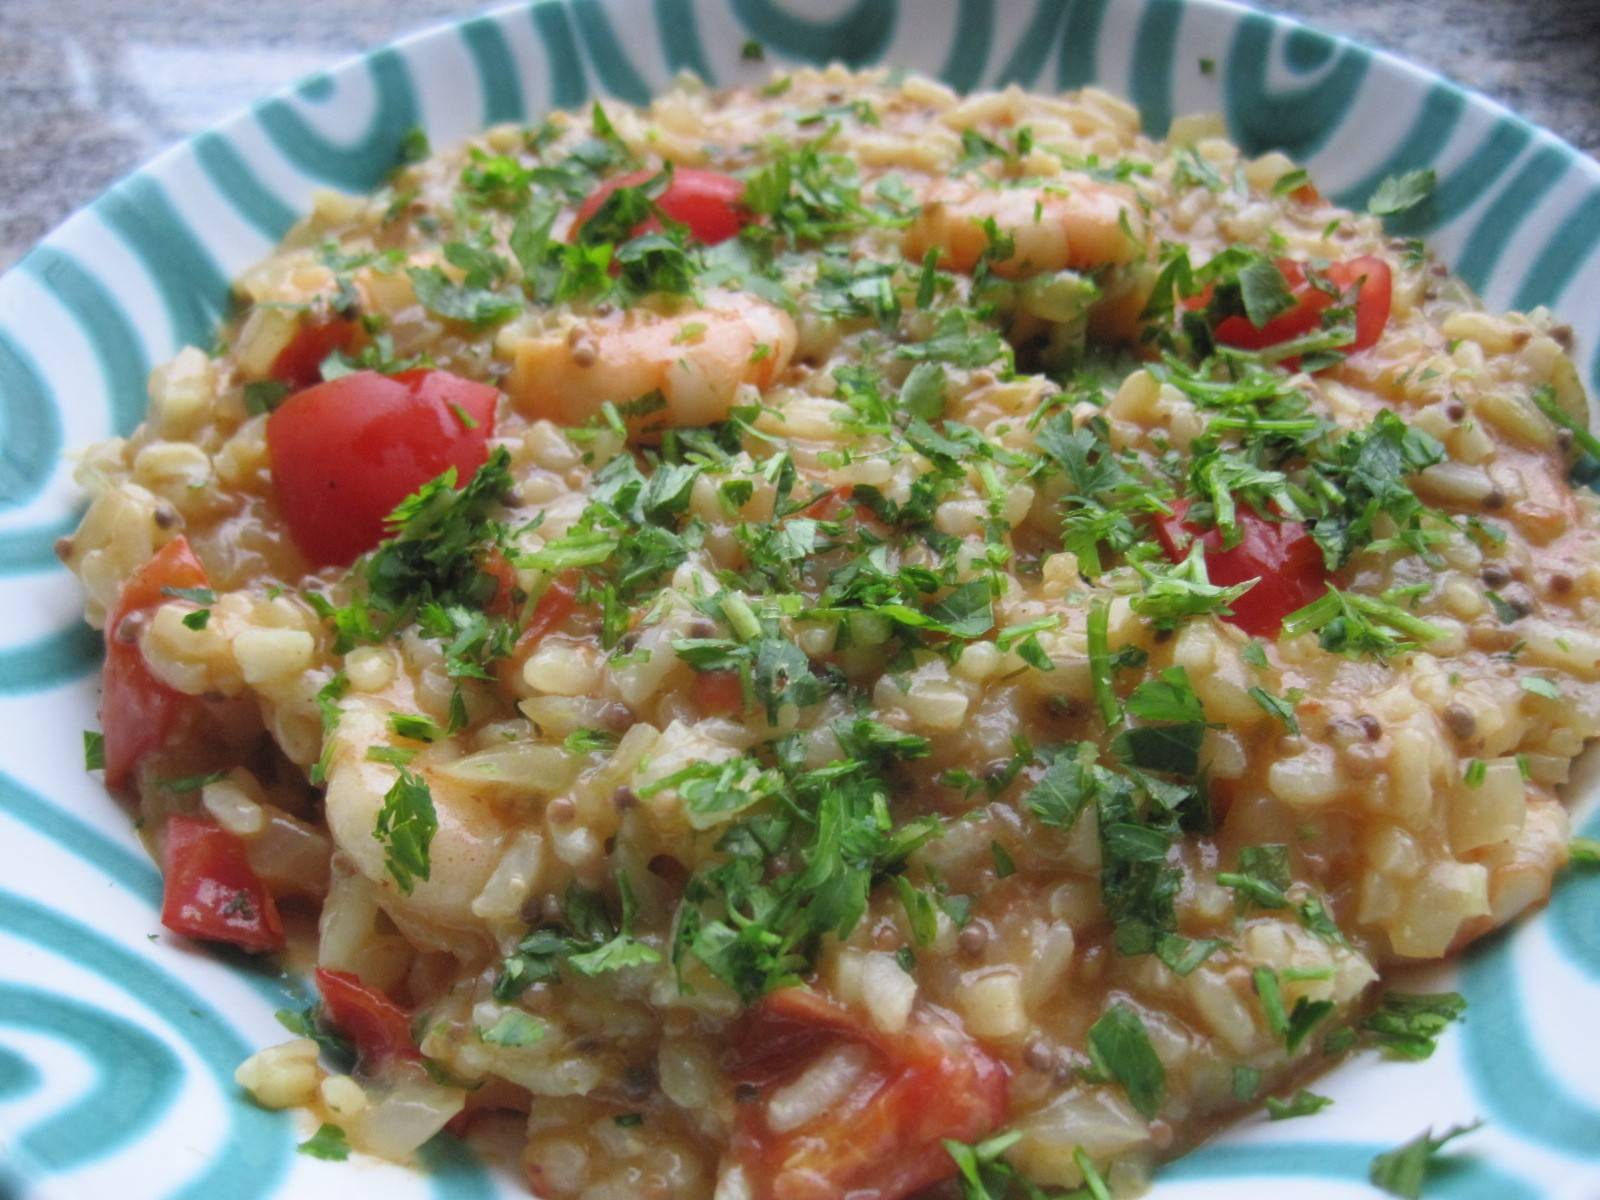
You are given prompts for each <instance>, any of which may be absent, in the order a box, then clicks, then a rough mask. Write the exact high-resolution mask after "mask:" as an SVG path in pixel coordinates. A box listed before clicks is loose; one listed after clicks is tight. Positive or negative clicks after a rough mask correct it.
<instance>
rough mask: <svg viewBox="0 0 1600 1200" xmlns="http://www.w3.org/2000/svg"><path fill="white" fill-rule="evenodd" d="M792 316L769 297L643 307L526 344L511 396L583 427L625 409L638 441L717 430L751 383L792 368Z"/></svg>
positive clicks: (541, 413) (526, 407) (534, 411)
mask: <svg viewBox="0 0 1600 1200" xmlns="http://www.w3.org/2000/svg"><path fill="white" fill-rule="evenodd" d="M796 338H797V335H796V332H795V325H794V321H793V320H792V319H791V318H790V317H789V314H788V313H786V312H784V311H783V310H782V309H779V308H776V307H774V306H773V305H771V304H768V303H766V302H765V301H762V300H757V299H755V298H754V297H751V296H748V295H740V294H737V293H732V292H720V291H718V292H710V293H708V294H707V296H706V299H705V305H704V307H702V308H687V309H681V310H678V311H676V312H672V313H663V312H661V311H659V310H655V309H651V308H648V307H644V306H640V307H635V308H630V309H626V310H622V311H617V312H609V313H606V314H604V315H601V316H592V317H589V318H587V319H584V320H580V321H579V322H578V323H577V324H575V325H573V326H572V327H571V330H570V331H569V332H568V333H567V334H566V335H565V336H557V335H548V336H542V337H530V338H526V339H524V340H523V341H521V342H520V343H518V345H517V348H516V359H515V363H514V365H513V367H512V371H511V378H510V382H509V391H510V394H511V399H512V402H513V403H514V404H515V405H516V406H517V407H518V408H519V409H520V410H521V411H522V412H524V413H526V414H527V415H529V416H533V417H545V418H548V419H549V420H552V421H555V422H556V423H557V424H561V425H578V424H582V423H583V422H585V421H588V420H590V419H592V418H594V417H596V416H598V415H599V414H600V412H601V409H602V408H603V407H604V405H605V404H606V402H607V401H610V402H611V403H612V404H614V405H616V407H617V410H618V411H619V412H620V413H621V414H622V417H623V419H624V420H626V421H627V423H628V428H629V431H630V433H631V435H632V436H633V437H635V438H648V437H650V436H651V435H653V434H655V433H658V432H659V431H660V430H662V429H664V428H666V427H668V426H693V425H709V424H712V423H714V422H717V421H721V420H723V419H724V418H726V417H727V415H728V410H729V409H730V408H732V407H733V405H734V401H735V396H736V395H737V393H738V390H739V388H740V386H741V385H743V384H750V385H753V386H754V387H756V388H765V387H766V386H767V385H768V384H770V383H771V382H772V381H773V380H774V379H775V378H777V377H778V375H779V374H780V373H781V372H782V371H783V370H784V368H786V367H787V366H788V365H789V359H790V358H791V357H792V356H793V354H794V349H795V342H796Z"/></svg>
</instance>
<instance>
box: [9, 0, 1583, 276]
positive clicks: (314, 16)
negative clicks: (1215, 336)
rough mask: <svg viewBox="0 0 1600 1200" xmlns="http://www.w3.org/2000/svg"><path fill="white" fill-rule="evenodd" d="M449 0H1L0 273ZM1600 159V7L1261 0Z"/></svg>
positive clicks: (1562, 1) (440, 13)
mask: <svg viewBox="0 0 1600 1200" xmlns="http://www.w3.org/2000/svg"><path fill="white" fill-rule="evenodd" d="M481 7H484V5H482V4H479V3H462V2H460V0H457V2H455V3H452V2H451V0H383V2H382V3H377V2H375V0H273V2H270V3H264V4H263V3H255V4H240V3H238V2H237V0H163V2H159V3H147V2H145V0H3V2H0V16H3V20H0V270H3V269H4V268H6V267H8V266H10V265H11V263H13V262H15V261H16V259H18V258H19V257H21V256H22V254H23V253H24V252H25V251H26V250H27V249H28V248H29V247H30V246H31V245H33V243H34V242H36V241H38V240H39V239H40V238H41V237H43V236H44V235H45V234H46V233H48V232H49V231H50V230H51V229H52V228H53V227H54V226H55V225H56V224H58V223H59V222H60V221H61V220H62V219H63V218H65V217H66V216H67V215H68V214H69V213H71V212H72V211H73V210H74V209H76V208H78V207H79V206H80V205H82V204H84V203H86V202H87V201H89V200H91V199H93V198H94V197H95V196H96V195H98V194H99V193H100V191H101V190H102V189H104V188H105V187H106V186H107V185H108V184H110V183H112V182H114V181H115V180H117V179H118V178H120V177H121V176H122V175H124V174H126V173H127V172H128V171H130V170H131V169H133V168H134V167H136V166H138V165H139V164H140V163H141V162H143V161H145V160H146V159H148V158H149V157H151V156H152V155H153V154H155V153H156V152H157V151H159V150H160V149H161V148H162V147H164V146H167V145H169V144H171V143H172V142H174V141H177V140H180V139H181V138H184V137H187V136H188V135H190V134H192V133H196V132H198V131H199V130H202V129H204V128H206V127H207V126H209V125H211V124H212V123H213V122H215V121H216V120H217V119H219V118H220V117H223V116H225V115H227V114H228V113H231V112H232V111H234V110H235V109H237V108H241V107H243V106H245V105H246V104H248V103H250V102H251V101H252V100H255V99H257V98H258V97H260V96H262V95H264V94H266V93H267V92H269V91H271V90H273V89H275V88H277V87H279V86H281V85H283V84H285V83H288V82H291V81H293V80H294V79H297V78H299V77H300V76H302V75H305V74H307V73H308V72H311V71H313V70H316V69H318V68H321V67H325V66H328V65H330V64H331V63H334V62H337V61H338V60H339V59H341V58H344V57H347V56H348V55H350V54H352V53H354V52H355V51H357V50H360V49H364V48H368V47H373V46H377V45H381V44H382V43H384V42H387V41H389V40H391V39H392V38H394V37H395V36H397V35H399V34H403V33H407V32H410V31H412V30H415V29H419V28H422V27H425V26H427V25H429V24H434V23H437V22H439V21H442V20H445V19H447V18H450V17H453V16H458V15H461V14H463V13H468V12H471V11H473V10H475V9H479V8H481ZM1262 7H1265V8H1270V9H1275V10H1277V11H1280V12H1287V13H1290V14H1292V15H1294V16H1297V17H1300V18H1302V19H1304V20H1307V21H1310V22H1312V23H1314V24H1316V25H1319V26H1321V27H1322V28H1325V29H1328V30H1331V31H1334V32H1337V33H1344V34H1349V35H1351V36H1353V37H1356V38H1359V39H1360V40H1362V41H1365V42H1367V43H1368V44H1370V45H1373V46H1378V47H1382V48H1384V49H1388V50H1393V51H1396V52H1398V53H1400V54H1402V55H1404V56H1405V57H1407V58H1410V59H1412V60H1413V61H1415V62H1417V63H1420V64H1422V65H1423V66H1426V67H1431V68H1433V69H1434V70H1437V71H1440V72H1442V73H1444V74H1445V75H1448V76H1450V77H1451V78H1453V79H1455V80H1457V81H1459V82H1461V83H1464V84H1466V85H1467V86H1469V87H1472V88H1476V89H1477V90H1479V91H1481V92H1484V93H1486V94H1488V95H1490V96H1493V97H1495V98H1496V99H1498V100H1501V101H1503V102H1505V103H1506V104H1508V105H1509V106H1510V107H1511V108H1513V109H1515V110H1516V111H1517V112H1519V113H1521V114H1522V115H1523V116H1525V117H1527V118H1528V119H1530V120H1532V121H1534V122H1536V123H1538V124H1541V125H1543V126H1545V127H1546V128H1548V129H1550V130H1552V131H1554V132H1555V133H1558V134H1560V135H1561V136H1563V137H1565V138H1567V139H1568V140H1569V141H1571V142H1572V143H1573V144H1574V145H1576V146H1578V147H1579V148H1580V149H1582V150H1585V151H1587V152H1588V153H1590V154H1600V0H1272V2H1271V3H1267V4H1263V5H1262Z"/></svg>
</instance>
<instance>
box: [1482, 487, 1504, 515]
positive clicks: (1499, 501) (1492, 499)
mask: <svg viewBox="0 0 1600 1200" xmlns="http://www.w3.org/2000/svg"><path fill="white" fill-rule="evenodd" d="M1483 506H1484V507H1485V508H1487V509H1489V510H1490V511H1493V510H1495V509H1499V508H1504V507H1505V506H1506V494H1505V492H1503V491H1501V490H1500V489H1499V488H1497V487H1496V488H1490V489H1489V494H1488V495H1487V496H1485V497H1484V498H1483Z"/></svg>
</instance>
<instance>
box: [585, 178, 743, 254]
mask: <svg viewBox="0 0 1600 1200" xmlns="http://www.w3.org/2000/svg"><path fill="white" fill-rule="evenodd" d="M656 175H657V172H655V171H632V172H630V173H629V174H627V175H621V176H618V177H617V178H616V179H612V180H608V181H607V182H605V183H603V184H601V185H600V186H599V187H598V188H596V189H595V191H594V192H593V193H592V194H591V195H590V196H589V198H588V199H586V200H585V201H584V202H583V203H582V204H581V205H579V206H578V215H577V217H576V218H575V219H574V220H573V222H572V231H573V236H576V235H577V232H578V230H580V229H582V228H583V226H584V225H585V224H586V223H587V222H588V220H589V218H590V217H592V216H594V214H595V213H596V212H598V211H599V209H600V206H601V205H602V204H604V203H605V201H606V197H607V196H609V195H611V193H612V192H614V191H616V190H617V189H618V188H625V187H638V186H640V185H641V184H644V183H648V182H649V181H650V180H652V179H654V178H655V177H656ZM655 204H656V207H657V208H659V209H660V210H661V211H662V212H663V213H664V214H666V216H667V217H668V218H669V219H671V220H673V221H676V222H678V223H679V224H680V225H687V226H688V227H689V233H690V234H691V235H692V236H693V237H694V239H695V241H697V242H701V243H703V244H704V245H707V246H715V245H716V244H717V243H718V242H725V241H727V240H728V239H729V238H731V237H734V236H735V235H737V234H738V232H739V230H741V229H743V228H744V227H745V225H746V224H747V223H748V222H749V220H750V212H749V210H748V209H746V208H745V207H744V184H743V183H741V182H740V181H739V180H737V179H735V178H733V176H731V175H724V174H722V173H721V172H719V171H704V170H701V169H699V168H697V167H678V168H676V169H675V170H674V171H673V172H672V182H671V183H669V184H668V185H667V189H666V191H664V192H662V193H661V195H659V196H657V197H656V200H655ZM660 229H661V222H660V221H658V220H656V218H655V217H651V218H650V219H649V220H648V221H641V222H640V223H639V224H638V225H636V226H635V227H634V230H633V236H634V237H638V236H639V235H640V234H643V233H656V232H659V231H660Z"/></svg>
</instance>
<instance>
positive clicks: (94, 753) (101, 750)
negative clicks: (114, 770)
mask: <svg viewBox="0 0 1600 1200" xmlns="http://www.w3.org/2000/svg"><path fill="white" fill-rule="evenodd" d="M83 769H84V770H85V771H104V770H105V769H106V735H105V734H103V733H101V732H100V731H99V730H97V729H85V730H84V731H83Z"/></svg>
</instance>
